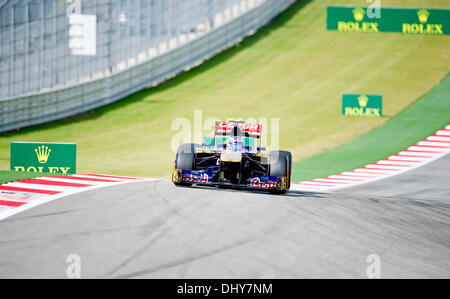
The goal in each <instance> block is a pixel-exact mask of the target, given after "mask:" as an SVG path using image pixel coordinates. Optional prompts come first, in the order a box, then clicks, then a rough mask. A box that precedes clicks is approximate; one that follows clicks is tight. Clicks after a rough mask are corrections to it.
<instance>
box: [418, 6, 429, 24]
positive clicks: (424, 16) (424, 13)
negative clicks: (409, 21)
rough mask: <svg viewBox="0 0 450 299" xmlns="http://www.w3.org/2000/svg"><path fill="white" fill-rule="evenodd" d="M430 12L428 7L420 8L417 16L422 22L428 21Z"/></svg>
mask: <svg viewBox="0 0 450 299" xmlns="http://www.w3.org/2000/svg"><path fill="white" fill-rule="evenodd" d="M429 15H430V13H429V12H428V11H427V10H426V9H420V10H419V11H418V12H417V16H418V17H419V21H420V23H426V22H427V21H428V16H429Z"/></svg>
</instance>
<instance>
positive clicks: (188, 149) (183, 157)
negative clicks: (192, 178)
mask: <svg viewBox="0 0 450 299" xmlns="http://www.w3.org/2000/svg"><path fill="white" fill-rule="evenodd" d="M197 148H201V146H200V145H199V144H194V143H185V144H183V145H180V146H179V147H178V150H177V156H176V160H175V168H176V169H183V170H194V168H195V165H194V161H195V150H196V149H197ZM173 183H174V184H175V185H176V186H192V183H187V182H180V183H175V182H173Z"/></svg>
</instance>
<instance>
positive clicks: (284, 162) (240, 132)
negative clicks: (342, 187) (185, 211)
mask: <svg viewBox="0 0 450 299" xmlns="http://www.w3.org/2000/svg"><path fill="white" fill-rule="evenodd" d="M261 129H262V126H261V125H260V124H247V123H245V122H241V121H229V122H216V124H215V130H214V137H210V138H206V139H205V141H207V142H205V143H203V144H202V145H199V144H190V143H188V144H183V145H181V146H180V147H179V148H178V151H177V154H176V160H175V165H174V170H173V174H172V182H173V183H174V184H175V185H177V186H180V185H182V186H192V185H193V184H197V185H212V186H218V187H230V188H242V189H259V190H267V191H269V192H270V193H274V194H283V193H286V192H287V191H288V190H289V188H290V185H291V166H292V156H291V153H290V152H287V151H272V152H270V154H266V153H263V152H262V151H264V150H265V148H263V147H261ZM258 141H259V142H258ZM256 142H258V146H256Z"/></svg>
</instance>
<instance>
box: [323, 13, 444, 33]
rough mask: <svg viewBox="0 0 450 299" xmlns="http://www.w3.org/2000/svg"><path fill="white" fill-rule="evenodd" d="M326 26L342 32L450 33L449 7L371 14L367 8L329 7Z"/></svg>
mask: <svg viewBox="0 0 450 299" xmlns="http://www.w3.org/2000/svg"><path fill="white" fill-rule="evenodd" d="M371 9H372V8H370V10H371ZM327 29H328V30H337V31H339V32H399V33H404V34H427V35H443V34H450V9H425V8H379V11H378V13H373V12H372V11H370V13H369V9H368V8H362V7H355V6H345V7H343V6H328V7H327Z"/></svg>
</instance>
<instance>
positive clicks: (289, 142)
mask: <svg viewBox="0 0 450 299" xmlns="http://www.w3.org/2000/svg"><path fill="white" fill-rule="evenodd" d="M350 4H352V5H362V6H367V2H366V0H353V1H350V0H349V1H347V0H345V1H344V0H342V1H332V0H316V1H306V0H300V1H298V2H297V3H295V4H294V5H293V6H292V7H291V8H289V9H288V10H287V11H285V12H284V13H283V14H281V15H280V16H279V17H277V18H276V19H275V20H273V21H272V22H271V24H269V25H268V26H266V27H264V28H262V29H261V30H260V31H258V32H257V33H256V34H255V35H253V36H251V37H249V38H247V39H245V40H244V41H242V42H241V43H240V44H239V45H238V46H236V47H233V48H231V49H229V50H227V51H225V52H223V53H221V54H219V55H217V56H215V57H214V58H212V59H211V60H209V61H207V62H205V63H204V64H202V65H200V66H199V67H197V68H195V69H192V70H191V71H189V72H187V73H184V74H181V75H179V76H177V77H175V78H173V79H171V80H169V81H168V82H166V83H164V84H161V85H159V86H157V87H154V88H149V89H147V90H143V91H141V92H138V93H136V94H134V95H132V96H130V97H128V98H125V99H123V100H121V101H119V102H117V103H115V104H112V105H109V106H106V107H103V108H100V109H96V110H94V111H91V112H88V113H84V114H82V115H79V116H76V117H72V118H68V119H64V120H60V121H56V122H53V123H50V124H45V125H39V126H35V127H31V128H25V129H21V130H18V131H14V132H10V133H3V134H0V169H5V170H6V169H9V147H10V142H12V141H33V142H36V141H37V142H44V141H45V142H74V143H77V150H78V152H77V170H78V173H104V174H116V175H132V176H142V177H161V178H168V177H169V176H170V173H171V168H172V167H173V160H174V155H175V154H174V152H173V151H172V147H171V144H172V141H173V138H174V136H177V134H178V133H180V131H179V130H173V129H172V123H173V121H174V120H176V119H179V118H186V119H187V120H189V121H190V122H191V124H192V126H191V130H190V131H191V135H192V136H194V110H201V114H202V118H203V121H205V120H206V119H211V118H217V119H251V118H253V119H256V120H258V119H259V118H264V119H268V120H269V121H268V125H269V126H268V127H267V126H266V129H267V130H266V132H264V134H266V136H267V140H268V144H267V145H268V147H269V149H270V147H271V145H272V142H271V141H272V139H271V137H272V136H270V129H271V126H270V125H271V122H270V120H271V119H273V118H278V119H279V129H280V131H279V144H280V148H281V149H284V150H289V151H291V152H292V153H293V157H294V160H296V161H300V160H303V159H305V158H309V159H306V160H304V162H302V161H301V162H299V163H296V164H295V165H294V168H293V169H294V172H293V174H294V177H293V179H294V180H299V179H305V178H310V177H312V176H315V175H316V174H317V175H321V174H328V172H329V171H331V170H333V171H340V170H345V169H346V168H352V167H357V166H360V165H361V163H366V161H367V160H368V158H366V157H370V159H372V158H378V157H379V156H386V154H389V153H391V152H392V151H393V150H394V148H393V147H384V146H382V147H381V149H380V148H379V146H380V145H383V144H384V143H383V142H388V141H386V140H384V139H383V138H381V137H384V136H388V135H389V136H390V137H391V138H393V137H399V136H400V137H402V136H404V137H405V138H402V139H401V140H400V141H399V142H396V143H395V144H396V145H395V147H398V150H401V149H402V148H401V147H403V146H404V145H407V144H406V143H407V142H410V141H411V142H415V141H417V140H418V139H420V138H422V137H424V136H425V135H426V134H428V133H430V132H432V131H433V130H435V129H436V130H437V129H439V128H438V127H439V125H440V123H441V122H442V121H441V122H439V121H436V122H434V121H433V120H434V118H439V117H441V118H442V117H444V116H443V114H442V113H447V116H448V115H449V114H448V106H449V105H448V97H447V102H446V103H444V105H443V107H442V106H438V107H435V106H434V105H428V104H426V103H425V104H424V105H421V106H419V107H421V108H420V109H417V110H420V111H416V112H414V113H409V114H408V115H407V118H408V119H409V118H412V119H410V122H409V123H410V124H416V125H412V126H409V125H408V126H404V125H402V124H403V122H401V121H400V122H394V121H392V122H389V124H388V125H389V126H388V127H386V128H387V129H388V130H389V131H391V132H394V131H396V133H392V134H391V133H389V134H387V135H376V132H377V130H375V131H372V130H374V129H376V128H378V127H380V126H382V125H383V124H385V123H386V122H388V121H389V120H391V119H393V118H395V117H396V116H397V115H399V113H401V112H402V111H404V110H405V109H406V108H407V107H408V106H410V105H411V104H412V103H414V102H416V101H417V100H419V99H420V98H422V96H423V95H425V94H426V93H427V92H428V91H430V90H432V89H433V87H434V86H436V85H437V84H438V83H439V82H440V81H441V80H443V78H444V77H445V76H446V74H447V73H448V71H449V69H450V55H449V53H450V52H449V49H450V37H449V36H425V35H421V36H417V35H405V34H399V33H339V32H335V31H327V30H326V26H325V25H326V7H327V6H328V5H350ZM381 4H382V5H383V6H386V7H398V6H402V7H427V8H450V1H448V0H404V1H394V0H383V1H382V2H381ZM444 88H445V87H444ZM344 93H367V94H381V95H383V101H384V103H383V113H384V116H383V117H381V118H371V119H365V118H349V117H344V116H343V115H341V99H342V94H344ZM447 94H448V88H447ZM445 100H446V99H445V98H444V101H445ZM433 103H435V102H433ZM421 109H432V110H433V111H434V112H433V113H430V114H427V113H425V112H423V113H421V111H422V110H421ZM439 109H440V110H439ZM445 109H446V110H445ZM439 111H441V113H440V112H439ZM419 112H420V113H419ZM405 113H406V112H405ZM427 118H430V119H429V122H428V119H427ZM416 121H417V123H416ZM438 124H439V125H438ZM435 126H436V127H435ZM272 127H273V126H272ZM399 129H401V130H402V131H401V132H399V131H398V130H399ZM370 131H372V133H370V134H369V135H367V136H368V137H364V138H370V136H381V137H378V138H381V139H375V141H373V142H369V141H365V142H362V143H355V142H357V141H356V140H355V141H354V142H352V143H348V142H350V141H352V140H354V139H355V138H357V137H360V136H362V135H364V134H366V133H367V132H370ZM210 132H211V130H203V132H202V133H203V134H204V135H205V136H206V135H207V134H208V133H210ZM399 134H400V135H399ZM406 137H407V138H406ZM274 140H276V138H275V139H274ZM358 140H359V139H358ZM364 140H366V139H364ZM389 140H390V141H389V142H394V141H396V139H395V140H394V141H392V140H391V139H389ZM346 143H348V144H347V145H345V146H344V147H339V148H338V149H335V151H334V153H340V151H342V150H345V149H352V147H353V146H356V145H355V144H359V147H355V149H354V150H353V151H352V153H353V154H351V155H347V156H346V157H347V158H349V159H347V160H343V159H341V160H342V161H338V162H339V163H337V164H336V161H335V160H334V158H339V157H340V156H339V155H337V154H336V155H330V156H320V155H319V156H315V157H314V158H312V156H314V155H316V154H319V153H322V152H325V151H327V150H330V149H333V148H336V147H338V146H340V145H343V144H346ZM336 151H337V152H336ZM375 152H376V154H371V153H375ZM322 157H325V158H324V160H323V161H319V160H320V159H321V158H322ZM319 158H320V159H319ZM381 158H382V157H381ZM339 159H340V158H339ZM367 162H373V161H367ZM316 163H317V164H316ZM316 165H318V166H320V167H316ZM327 165H328V166H329V167H330V168H327V167H328V166H327ZM313 174H314V175H313Z"/></svg>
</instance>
